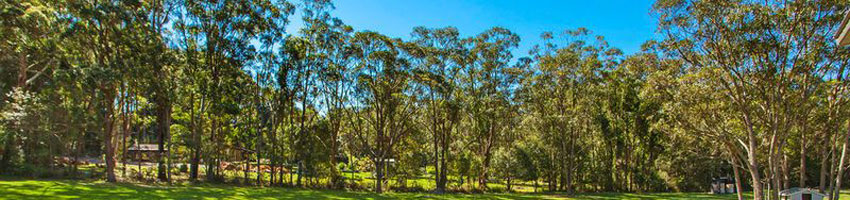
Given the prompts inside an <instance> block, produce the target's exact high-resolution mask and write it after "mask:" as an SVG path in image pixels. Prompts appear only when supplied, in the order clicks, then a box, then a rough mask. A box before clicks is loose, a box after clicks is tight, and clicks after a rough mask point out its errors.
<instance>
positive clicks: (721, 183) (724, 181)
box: [711, 177, 738, 194]
mask: <svg viewBox="0 0 850 200" xmlns="http://www.w3.org/2000/svg"><path fill="white" fill-rule="evenodd" d="M737 191H738V190H737V188H735V179H732V178H729V177H719V178H714V179H711V193H712V194H731V193H735V192H737Z"/></svg>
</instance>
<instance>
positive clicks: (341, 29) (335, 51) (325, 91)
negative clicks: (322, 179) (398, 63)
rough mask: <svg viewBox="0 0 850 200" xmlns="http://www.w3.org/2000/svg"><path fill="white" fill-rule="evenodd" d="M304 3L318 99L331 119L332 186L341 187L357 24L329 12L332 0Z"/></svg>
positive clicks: (329, 161) (307, 35) (315, 0)
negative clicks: (341, 158)
mask: <svg viewBox="0 0 850 200" xmlns="http://www.w3.org/2000/svg"><path fill="white" fill-rule="evenodd" d="M304 4H305V9H304V18H303V21H304V23H305V28H303V29H302V30H301V34H303V35H304V37H306V38H307V39H308V40H309V42H310V43H309V47H310V48H309V51H310V54H311V55H312V58H314V59H315V61H314V63H313V64H314V65H316V66H314V67H315V68H316V69H315V70H316V71H317V72H316V73H317V77H316V78H317V79H318V81H317V85H319V87H318V91H319V94H318V95H317V99H318V100H317V101H318V102H319V106H320V108H319V109H320V110H322V111H323V112H324V117H325V118H326V119H327V122H328V128H329V130H328V131H329V133H330V135H329V137H330V138H328V141H329V143H330V144H329V145H327V146H328V148H329V149H330V153H329V157H328V164H329V170H330V179H331V180H330V184H331V185H332V187H339V186H340V185H341V184H342V183H343V182H342V179H341V176H340V173H339V171H338V169H337V162H338V161H337V157H338V156H339V155H340V153H339V149H340V146H341V145H340V144H339V135H340V132H341V131H342V124H343V120H344V119H343V118H344V115H343V109H345V106H346V103H347V102H348V98H349V96H350V95H349V93H350V92H351V90H352V86H353V85H352V82H351V79H352V77H351V72H352V67H351V66H350V65H351V64H350V63H351V62H352V60H353V53H354V51H355V50H354V49H353V48H352V47H351V45H350V44H349V43H350V40H351V37H352V32H353V28H352V27H351V26H348V25H346V24H345V23H343V22H342V20H340V19H338V18H335V17H332V16H331V15H330V13H329V12H330V10H332V9H333V4H332V3H331V2H330V1H324V0H313V1H305V2H304Z"/></svg>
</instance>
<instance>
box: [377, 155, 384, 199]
mask: <svg viewBox="0 0 850 200" xmlns="http://www.w3.org/2000/svg"><path fill="white" fill-rule="evenodd" d="M383 185H384V159H383V158H379V159H378V161H377V162H375V193H378V194H380V193H383V192H384V188H383Z"/></svg>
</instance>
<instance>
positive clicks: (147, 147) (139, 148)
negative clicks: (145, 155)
mask: <svg viewBox="0 0 850 200" xmlns="http://www.w3.org/2000/svg"><path fill="white" fill-rule="evenodd" d="M127 151H159V145H156V144H138V145H131V146H130V147H128V148H127ZM165 151H168V148H166V149H165Z"/></svg>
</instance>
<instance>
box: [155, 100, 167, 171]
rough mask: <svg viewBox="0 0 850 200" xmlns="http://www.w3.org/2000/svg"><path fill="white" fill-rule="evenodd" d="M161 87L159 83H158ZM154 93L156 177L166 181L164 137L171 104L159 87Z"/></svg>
mask: <svg viewBox="0 0 850 200" xmlns="http://www.w3.org/2000/svg"><path fill="white" fill-rule="evenodd" d="M160 87H161V85H160ZM159 90H160V92H158V93H157V94H156V95H157V97H156V104H157V116H156V121H157V133H158V134H157V146H158V147H159V152H157V163H158V165H159V167H158V173H157V178H158V179H159V180H160V181H165V182H167V181H168V176H167V174H166V173H167V171H168V169H167V167H166V166H165V164H166V163H165V159H164V158H165V141H166V137H169V135H171V134H170V126H171V105H170V103H169V102H168V97H166V94H164V93H163V91H162V90H163V89H159Z"/></svg>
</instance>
